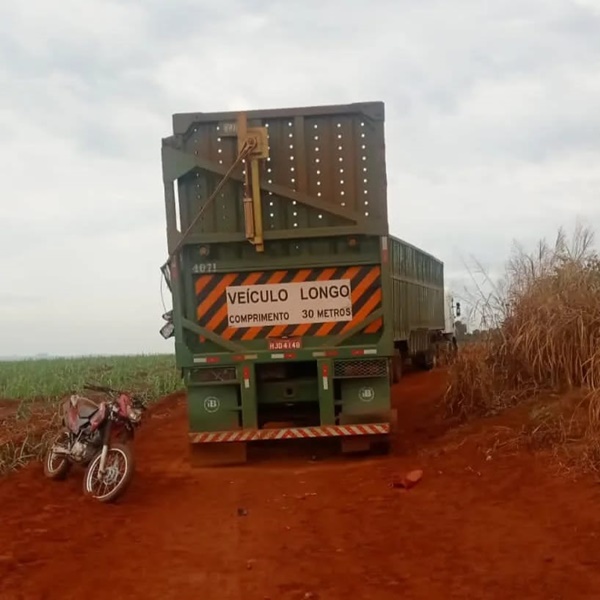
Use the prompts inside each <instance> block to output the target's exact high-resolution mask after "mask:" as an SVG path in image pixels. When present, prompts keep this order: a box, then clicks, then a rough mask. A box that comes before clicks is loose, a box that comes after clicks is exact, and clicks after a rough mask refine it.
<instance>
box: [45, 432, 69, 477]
mask: <svg viewBox="0 0 600 600" xmlns="http://www.w3.org/2000/svg"><path fill="white" fill-rule="evenodd" d="M65 437H68V434H67V433H66V432H64V431H61V432H59V433H58V434H57V435H56V437H54V438H53V439H52V442H51V443H50V447H49V448H48V450H47V451H46V454H45V455H44V475H45V476H46V477H47V478H48V479H54V480H55V481H59V480H62V479H65V477H66V476H67V475H68V473H69V471H70V470H71V467H72V464H71V462H70V461H69V459H68V458H67V457H57V456H56V455H55V454H54V452H52V446H54V444H57V443H60V441H61V440H62V439H63V438H65Z"/></svg>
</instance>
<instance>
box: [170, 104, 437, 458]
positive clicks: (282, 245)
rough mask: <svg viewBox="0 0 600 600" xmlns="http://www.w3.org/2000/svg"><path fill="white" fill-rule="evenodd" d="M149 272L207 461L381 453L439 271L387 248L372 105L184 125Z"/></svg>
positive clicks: (428, 325) (380, 124)
mask: <svg viewBox="0 0 600 600" xmlns="http://www.w3.org/2000/svg"><path fill="white" fill-rule="evenodd" d="M162 167H163V181H164V195H165V205H166V223H167V243H168V253H169V258H168V260H167V262H166V263H165V265H164V266H163V269H162V270H163V274H164V276H165V279H166V280H167V283H168V285H169V288H170V290H171V293H172V299H173V309H172V311H171V312H169V313H168V314H166V315H164V317H165V319H166V320H167V324H166V325H165V327H164V328H163V330H162V331H161V333H162V334H163V336H164V337H165V338H168V337H171V336H173V337H174V340H175V353H176V360H177V365H178V367H179V368H180V369H181V373H182V377H183V379H184V382H185V385H186V388H187V393H188V416H189V441H190V443H191V444H192V445H193V446H192V447H193V448H195V449H197V450H198V449H201V450H202V451H203V455H204V456H205V457H206V461H207V462H211V461H212V462H216V463H228V462H239V461H242V462H243V461H244V460H246V448H247V444H248V443H251V442H254V441H259V440H285V439H294V438H322V437H328V438H333V437H335V438H339V439H340V440H341V441H342V448H343V450H345V451H353V450H362V449H366V448H368V447H369V446H370V445H371V444H372V443H373V442H375V441H382V440H383V441H385V440H387V438H388V436H389V434H390V431H391V430H392V429H393V427H394V424H395V422H396V413H395V411H394V410H393V408H392V405H391V402H390V387H391V384H392V382H393V381H394V380H397V379H398V378H399V377H400V376H401V371H402V366H403V364H405V363H406V362H407V361H412V362H414V363H415V364H416V365H417V366H418V367H419V368H423V369H428V368H431V367H432V366H433V363H434V357H435V349H436V344H438V343H439V342H440V340H442V339H444V329H445V323H444V310H445V307H444V302H445V300H444V273H443V264H442V262H441V261H439V260H438V259H436V258H434V257H433V256H431V255H429V254H428V253H426V252H424V251H422V250H420V249H418V248H416V247H415V246H412V245H411V244H408V243H406V242H403V241H402V240H400V239H398V238H396V237H393V236H391V235H389V231H388V214H387V182H386V162H385V140H384V104H383V103H381V102H372V103H360V104H351V105H343V106H320V107H311V108H292V109H273V110H255V111H249V112H241V113H234V112H223V113H186V114H175V115H174V116H173V134H172V135H171V136H169V137H167V138H164V139H163V140H162Z"/></svg>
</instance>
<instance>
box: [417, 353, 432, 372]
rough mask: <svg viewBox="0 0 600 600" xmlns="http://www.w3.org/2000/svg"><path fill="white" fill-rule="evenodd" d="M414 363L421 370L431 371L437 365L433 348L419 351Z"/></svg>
mask: <svg viewBox="0 0 600 600" xmlns="http://www.w3.org/2000/svg"><path fill="white" fill-rule="evenodd" d="M414 364H415V366H416V367H417V369H419V371H431V369H433V368H434V367H435V352H434V351H433V350H431V349H430V350H425V351H421V352H417V353H416V354H415V358H414Z"/></svg>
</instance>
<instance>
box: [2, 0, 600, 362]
mask: <svg viewBox="0 0 600 600" xmlns="http://www.w3.org/2000/svg"><path fill="white" fill-rule="evenodd" d="M599 74H600V0H571V1H568V0H538V1H535V0H498V1H495V2H489V3H484V2H481V1H480V0H472V1H470V0H453V1H452V2H448V1H442V0H439V1H438V0H419V1H418V2H415V1H410V2H409V1H407V0H389V1H386V0H373V1H371V2H369V3H364V2H357V1H355V0H346V1H342V0H335V1H331V0H318V1H317V0H304V1H303V2H298V3H291V2H290V3H287V2H281V1H280V2H272V1H269V0H264V1H262V2H258V1H257V0H245V1H242V0H240V1H239V2H236V1H231V0H220V1H219V2H215V1H211V2H202V1H201V0H196V1H194V2H192V1H191V0H189V1H186V0H170V1H169V2H166V1H165V0H161V1H159V0H139V1H138V2H133V1H131V2H130V1H123V0H122V1H120V2H116V1H114V2H113V1H110V0H63V1H62V2H60V3H53V2H47V0H29V1H28V2H3V3H2V5H1V7H0V165H1V166H0V182H1V184H2V187H1V195H0V225H1V227H2V230H1V233H0V323H1V325H2V331H1V333H0V356H1V355H15V354H19V355H27V354H35V353H38V352H48V353H53V354H79V353H83V354H88V353H130V352H134V353H137V352H160V351H163V350H168V351H170V350H171V348H172V343H171V342H164V341H163V340H162V338H161V337H160V336H159V334H158V329H159V327H160V326H161V325H162V321H161V319H160V315H161V313H162V303H161V298H160V287H159V284H160V272H159V265H160V264H162V262H163V261H164V259H165V253H166V238H165V225H164V204H163V196H162V182H161V166H160V140H161V137H165V136H167V135H169V134H170V128H171V115H172V113H174V112H186V111H203V112H209V111H217V110H223V109H225V110H236V109H253V108H270V107H287V106H302V105H316V104H340V103H350V102H360V101H371V100H382V101H384V102H385V103H386V114H387V122H386V133H387V141H386V145H387V168H388V183H389V190H388V191H389V205H390V210H389V212H390V227H391V232H392V233H393V234H395V235H398V236H400V237H402V238H404V239H406V240H407V241H410V242H411V243H414V244H416V245H418V246H420V247H423V248H424V249H426V250H428V251H429V252H432V253H433V254H435V255H437V256H439V257H440V258H441V259H442V260H444V262H445V263H446V277H447V281H448V284H449V285H450V286H453V287H455V288H456V289H458V291H460V288H461V287H462V285H463V283H462V280H463V278H464V275H465V273H464V264H463V261H464V260H468V259H469V257H470V256H476V257H477V258H478V259H479V260H480V261H481V262H482V263H483V264H484V265H485V266H486V268H488V269H490V270H491V271H492V272H494V273H495V272H499V269H501V267H502V264H503V262H504V261H505V259H506V257H507V254H508V252H509V250H510V246H511V242H512V240H513V239H515V238H516V239H518V240H520V241H521V242H523V243H525V244H528V243H533V242H535V240H537V239H538V238H539V237H541V236H553V235H554V233H555V231H556V229H557V227H558V226H560V225H565V226H566V227H567V228H571V227H572V225H573V224H574V222H575V219H576V218H577V217H580V218H583V219H584V220H585V221H587V222H588V223H590V224H591V225H592V226H593V227H594V228H598V226H599V225H600V108H599V107H600V76H599ZM167 301H168V302H170V300H169V299H168V298H167ZM169 306H170V304H169Z"/></svg>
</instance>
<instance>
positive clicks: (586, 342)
mask: <svg viewBox="0 0 600 600" xmlns="http://www.w3.org/2000/svg"><path fill="white" fill-rule="evenodd" d="M593 241H594V236H593V232H592V231H591V230H589V229H586V228H583V227H577V228H576V230H575V232H574V234H573V235H572V236H571V237H570V238H569V237H568V236H567V235H565V233H564V232H563V231H559V233H558V235H557V237H556V240H555V242H554V244H549V243H547V242H545V241H542V242H540V243H539V244H538V246H537V248H536V249H535V251H533V252H526V251H525V250H524V249H522V248H520V247H517V248H515V250H514V252H513V254H512V256H511V258H510V260H509V262H508V265H507V269H506V276H505V278H504V280H503V281H501V282H499V283H497V284H494V285H492V282H489V281H488V283H489V284H490V286H491V287H492V288H493V291H492V292H491V293H490V294H483V293H482V292H480V293H479V294H478V298H477V301H476V302H475V303H474V304H475V307H476V310H478V311H479V314H480V316H481V319H482V322H483V323H484V326H485V328H486V329H487V330H488V333H487V335H485V336H483V337H482V338H481V339H480V340H479V341H478V342H477V343H473V344H467V345H465V346H463V347H462V348H461V349H460V351H459V354H458V356H457V358H456V360H455V361H454V363H453V364H452V365H451V367H450V375H449V377H450V379H449V387H448V390H447V393H446V396H445V400H444V404H445V409H446V411H447V413H448V415H449V416H454V417H459V418H461V419H468V418H471V417H480V416H489V415H494V414H498V413H499V412H501V411H504V410H505V409H507V408H509V407H512V406H515V405H525V404H527V406H528V407H529V409H528V410H529V417H530V420H529V422H528V424H527V426H525V428H524V431H523V432H522V433H523V434H524V437H525V439H526V440H527V443H528V444H529V445H531V446H535V447H551V448H552V449H553V450H554V451H555V452H556V453H557V454H560V456H561V457H562V458H563V459H564V458H566V459H567V460H566V462H565V463H564V464H573V463H577V465H578V466H579V467H583V468H584V469H586V470H592V471H596V472H600V260H599V257H598V254H597V253H596V251H595V250H594V248H593ZM532 399H533V400H534V401H533V402H532Z"/></svg>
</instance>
